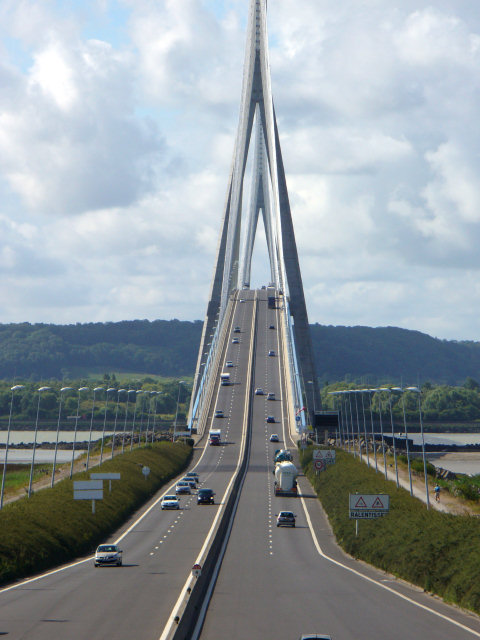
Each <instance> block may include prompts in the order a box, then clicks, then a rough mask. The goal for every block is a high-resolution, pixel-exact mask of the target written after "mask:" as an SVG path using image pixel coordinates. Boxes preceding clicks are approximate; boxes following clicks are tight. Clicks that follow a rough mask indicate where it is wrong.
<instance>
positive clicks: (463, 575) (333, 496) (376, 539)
mask: <svg viewBox="0 0 480 640" xmlns="http://www.w3.org/2000/svg"><path fill="white" fill-rule="evenodd" d="M336 455H337V462H336V464H335V465H332V466H331V467H329V468H328V469H327V471H325V472H323V473H321V474H320V475H318V476H315V474H314V472H313V470H312V464H311V457H312V453H311V451H309V452H306V454H305V455H304V456H302V466H303V467H304V470H305V473H306V475H307V476H308V478H309V480H310V482H311V483H312V485H313V486H314V488H315V490H316V492H317V495H318V497H319V498H320V500H321V501H322V505H323V507H324V508H325V511H326V512H327V514H328V518H329V521H330V523H331V525H332V528H333V530H334V533H335V535H336V537H337V541H338V542H339V544H340V545H341V546H342V547H343V548H344V549H345V550H346V551H347V552H348V553H350V554H351V555H352V556H354V557H355V558H360V559H362V560H364V561H366V562H369V563H370V564H372V565H374V566H376V567H378V568H380V569H382V570H384V571H388V572H389V573H392V574H394V575H396V576H398V577H400V578H402V579H405V580H409V581H410V582H412V583H414V584H416V585H418V586H420V587H422V588H423V589H425V590H427V591H431V592H433V593H436V594H438V595H439V596H441V597H443V598H444V599H445V600H447V601H450V602H453V603H455V604H458V605H460V606H462V607H465V608H468V609H471V610H472V611H475V612H476V613H479V612H480V587H479V583H478V568H479V566H480V549H479V545H478V539H479V537H480V521H478V520H477V518H474V517H471V516H454V515H451V514H447V513H443V512H439V511H435V510H433V509H431V510H427V508H426V505H425V504H423V503H422V502H420V501H419V500H417V499H416V498H412V497H411V496H410V495H409V493H408V492H407V491H405V490H404V489H397V487H396V485H395V483H394V482H391V481H386V480H385V478H384V476H383V475H381V474H377V473H375V471H374V470H373V469H369V468H368V467H367V466H366V465H365V464H363V463H362V462H360V461H358V460H356V459H355V458H354V457H353V456H351V455H349V454H347V453H345V452H343V451H337V454H336ZM352 479H353V480H352ZM355 491H358V492H359V493H387V494H389V495H390V513H389V514H388V515H387V516H385V517H383V518H378V519H376V520H371V521H368V520H366V521H362V523H361V526H360V528H359V535H358V537H356V536H355V526H354V523H353V521H352V520H350V519H349V514H348V510H347V509H346V504H347V496H348V494H349V493H355ZM339 496H341V497H342V498H341V499H339ZM343 497H344V498H345V499H343Z"/></svg>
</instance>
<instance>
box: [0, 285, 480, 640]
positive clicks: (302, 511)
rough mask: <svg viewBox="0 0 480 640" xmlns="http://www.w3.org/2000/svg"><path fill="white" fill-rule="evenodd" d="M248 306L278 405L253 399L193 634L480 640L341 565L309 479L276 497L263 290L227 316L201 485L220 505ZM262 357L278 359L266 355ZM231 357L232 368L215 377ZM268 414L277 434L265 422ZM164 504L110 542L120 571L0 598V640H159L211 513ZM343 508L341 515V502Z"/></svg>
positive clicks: (281, 417)
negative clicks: (211, 583) (224, 537)
mask: <svg viewBox="0 0 480 640" xmlns="http://www.w3.org/2000/svg"><path fill="white" fill-rule="evenodd" d="M254 295H257V296H258V298H259V299H260V300H259V302H258V305H257V343H256V356H255V361H254V382H253V386H254V387H255V386H259V387H262V388H263V389H264V391H265V392H268V391H274V392H275V394H276V400H275V401H269V400H267V399H266V396H253V397H252V402H253V407H252V449H251V455H250V463H249V469H248V473H247V476H246V480H245V483H244V486H243V489H242V494H241V498H240V501H239V506H238V511H237V514H236V518H235V522H234V525H233V529H232V533H231V537H230V540H229V544H228V546H227V551H226V555H225V558H224V560H223V563H222V567H221V571H220V574H219V576H218V580H217V584H216V587H215V591H214V594H213V598H212V600H211V602H210V606H209V608H208V612H207V617H206V620H205V624H204V627H203V630H202V635H201V637H202V638H204V639H205V640H217V639H220V638H222V640H223V639H224V638H225V637H228V638H229V639H230V640H240V639H242V640H243V639H244V638H252V639H257V638H258V639H259V640H260V639H262V640H263V639H264V638H268V639H269V640H276V639H278V640H287V639H291V638H298V637H299V636H300V634H301V633H306V632H323V633H330V634H331V635H332V638H333V639H334V640H340V639H341V640H354V639H355V640H385V639H387V638H388V639H389V640H400V639H402V640H404V638H409V640H427V639H430V638H432V639H433V638H435V640H447V639H448V640H465V639H467V638H474V637H477V638H480V622H479V619H478V618H477V617H476V616H470V615H468V614H465V613H463V612H462V611H459V610H457V609H455V608H453V607H449V606H447V605H445V604H444V603H442V602H441V601H439V600H438V599H434V598H431V597H429V596H428V595H426V594H424V593H423V592H421V591H420V590H417V589H414V588H411V587H410V586H409V585H407V584H404V583H402V582H401V581H397V580H395V579H394V578H392V577H391V576H388V575H386V574H384V573H382V572H379V571H376V570H375V569H372V568H371V567H368V566H366V565H364V564H362V563H359V562H356V561H354V560H352V559H350V558H348V557H346V556H345V555H344V554H343V553H342V552H341V551H340V550H339V549H338V547H337V546H336V545H335V544H334V541H333V538H332V535H331V531H330V529H329V526H328V523H327V522H326V520H325V517H324V514H323V512H322V510H321V507H320V506H319V504H318V501H317V500H316V499H315V498H314V497H313V496H312V493H311V487H310V486H309V485H308V483H307V481H306V479H305V478H303V477H301V478H300V479H299V484H300V489H301V492H302V494H303V497H302V498H297V499H293V498H285V497H283V498H275V497H274V496H273V474H272V470H273V465H272V455H273V451H274V449H275V448H276V447H277V446H278V445H275V444H272V443H270V442H269V435H270V433H272V432H274V431H275V432H277V433H279V435H280V437H281V439H282V441H283V442H282V443H281V445H283V446H285V445H287V446H288V445H290V446H291V447H292V448H293V446H294V443H293V442H291V441H290V440H289V435H288V433H287V431H286V420H285V414H286V407H285V406H284V402H283V398H284V396H285V392H284V389H282V386H281V385H282V384H283V381H282V376H281V374H280V365H281V358H280V357H279V354H280V353H281V343H280V342H279V331H278V327H279V324H280V318H279V317H278V314H279V310H271V309H268V308H267V302H266V292H264V291H259V292H257V293H255V292H250V291H245V292H241V294H240V297H242V298H244V299H245V300H246V302H245V303H237V304H236V305H235V308H234V311H233V316H232V319H231V327H230V329H229V333H228V338H227V340H226V344H225V349H224V352H223V353H222V357H221V364H222V366H221V368H220V369H221V370H228V371H230V373H231V375H232V379H233V381H234V384H233V385H231V386H229V387H221V386H218V384H217V387H216V388H215V391H214V394H213V401H212V406H211V407H210V408H209V412H210V413H211V414H212V415H213V411H214V409H215V408H219V409H222V410H223V411H225V414H226V417H225V418H222V419H215V420H214V426H215V427H219V428H221V429H222V432H223V434H224V439H225V440H226V442H227V444H225V445H224V446H221V447H209V446H206V447H205V449H204V450H203V452H202V451H201V450H199V451H197V452H196V457H197V460H196V469H197V471H198V472H199V474H200V477H201V479H202V480H203V482H204V486H210V487H212V488H213V489H214V490H215V492H216V494H217V495H216V498H217V499H221V498H222V496H223V494H224V492H225V490H226V488H227V485H228V483H229V482H230V480H231V477H232V474H233V472H234V471H235V469H236V466H237V462H238V458H239V455H240V452H241V446H240V445H241V440H242V435H243V415H244V411H245V406H246V402H245V401H246V398H245V389H246V384H245V383H246V376H247V369H248V359H249V348H250V344H251V340H252V318H253V309H254V306H255V302H254V300H253V297H254ZM270 324H274V326H275V329H274V330H271V329H269V328H268V327H269V325H270ZM235 325H238V326H240V327H241V330H242V332H241V333H240V334H239V337H240V344H239V345H233V344H232V342H231V338H232V337H233V334H232V333H231V329H232V328H233V327H234V326H235ZM270 349H273V350H275V352H276V356H275V357H270V356H268V355H267V353H268V351H269V350H270ZM227 360H232V361H233V363H234V367H232V368H231V369H224V368H223V364H224V362H225V361H227ZM217 377H218V376H217ZM266 415H274V416H275V418H276V419H277V423H276V424H267V423H266V420H265V418H266ZM167 491H168V492H170V491H171V489H170V488H168V489H167ZM163 493H165V491H163V492H161V493H160V494H158V496H156V498H155V499H154V500H152V502H151V504H150V505H149V506H148V507H147V508H145V509H144V510H142V513H145V516H144V517H143V519H141V520H140V521H138V522H136V520H137V519H138V515H140V514H137V516H135V518H133V519H132V522H130V523H128V524H127V525H126V526H125V527H124V529H123V530H122V531H121V532H119V534H118V536H117V537H116V538H113V539H112V541H113V540H115V539H116V540H118V539H120V540H121V542H120V544H121V547H122V548H123V549H124V556H125V558H124V562H125V564H124V567H123V568H121V569H117V568H113V567H112V568H104V569H94V567H93V562H92V559H91V558H88V559H85V560H80V561H79V562H77V563H74V564H73V565H72V566H69V567H64V568H61V569H60V570H59V571H57V572H54V573H50V574H47V575H45V576H43V577H40V578H39V579H36V580H34V581H26V582H23V583H20V584H19V585H18V586H15V587H14V588H7V589H0V634H8V637H9V638H11V639H12V640H19V639H22V640H23V639H28V640H30V639H32V640H33V639H34V640H46V639H49V640H50V639H51V638H52V637H58V638H68V640H79V639H82V640H86V639H87V638H88V640H97V639H98V640H100V639H102V640H105V639H107V638H108V639H110V638H115V640H127V639H128V640H132V638H135V640H158V639H159V638H160V637H161V635H162V631H163V629H164V627H165V625H166V623H167V621H168V620H171V616H172V611H173V609H174V605H175V602H176V600H177V598H178V595H179V593H180V591H181V590H182V588H183V587H184V584H185V580H186V578H187V576H188V575H189V574H190V569H191V566H192V564H193V563H194V562H195V560H196V559H197V557H198V555H199V552H200V549H201V547H202V545H203V542H204V539H205V537H206V536H207V534H208V531H209V529H210V527H211V525H212V523H213V521H214V519H215V515H216V513H217V511H218V509H219V508H220V507H219V505H218V504H216V505H215V506H202V507H200V506H197V505H196V503H195V496H192V498H187V497H184V498H182V506H183V509H182V510H181V511H180V512H162V511H161V510H160V507H159V504H158V502H157V501H158V499H159V497H160V496H161V495H163ZM339 500H343V501H344V502H345V505H346V497H345V496H339ZM280 509H291V510H293V511H294V512H295V513H296V514H297V515H298V518H297V527H296V528H295V529H284V528H279V529H278V528H277V527H276V526H275V514H276V513H278V511H279V510H280ZM352 526H353V523H352ZM360 526H361V523H360ZM322 554H323V555H322ZM455 623H456V624H455ZM459 625H461V626H459Z"/></svg>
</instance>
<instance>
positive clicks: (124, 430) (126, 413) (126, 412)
mask: <svg viewBox="0 0 480 640" xmlns="http://www.w3.org/2000/svg"><path fill="white" fill-rule="evenodd" d="M131 393H135V389H129V390H128V391H127V403H126V406H125V422H124V424H123V438H122V453H123V452H124V451H125V435H126V433H127V418H128V402H129V400H130V394H131Z"/></svg>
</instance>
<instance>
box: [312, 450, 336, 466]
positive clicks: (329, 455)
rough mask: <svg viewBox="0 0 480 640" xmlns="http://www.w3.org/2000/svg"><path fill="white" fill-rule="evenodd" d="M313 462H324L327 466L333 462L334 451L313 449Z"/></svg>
mask: <svg viewBox="0 0 480 640" xmlns="http://www.w3.org/2000/svg"><path fill="white" fill-rule="evenodd" d="M313 459H314V460H325V461H326V462H327V463H328V464H333V463H334V462H335V449H314V450H313Z"/></svg>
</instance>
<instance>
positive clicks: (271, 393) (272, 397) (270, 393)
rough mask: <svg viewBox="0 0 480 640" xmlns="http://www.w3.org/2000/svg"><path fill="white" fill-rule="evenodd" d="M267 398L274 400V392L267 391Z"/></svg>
mask: <svg viewBox="0 0 480 640" xmlns="http://www.w3.org/2000/svg"><path fill="white" fill-rule="evenodd" d="M267 400H275V394H274V392H273V391H269V392H268V394H267Z"/></svg>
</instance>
